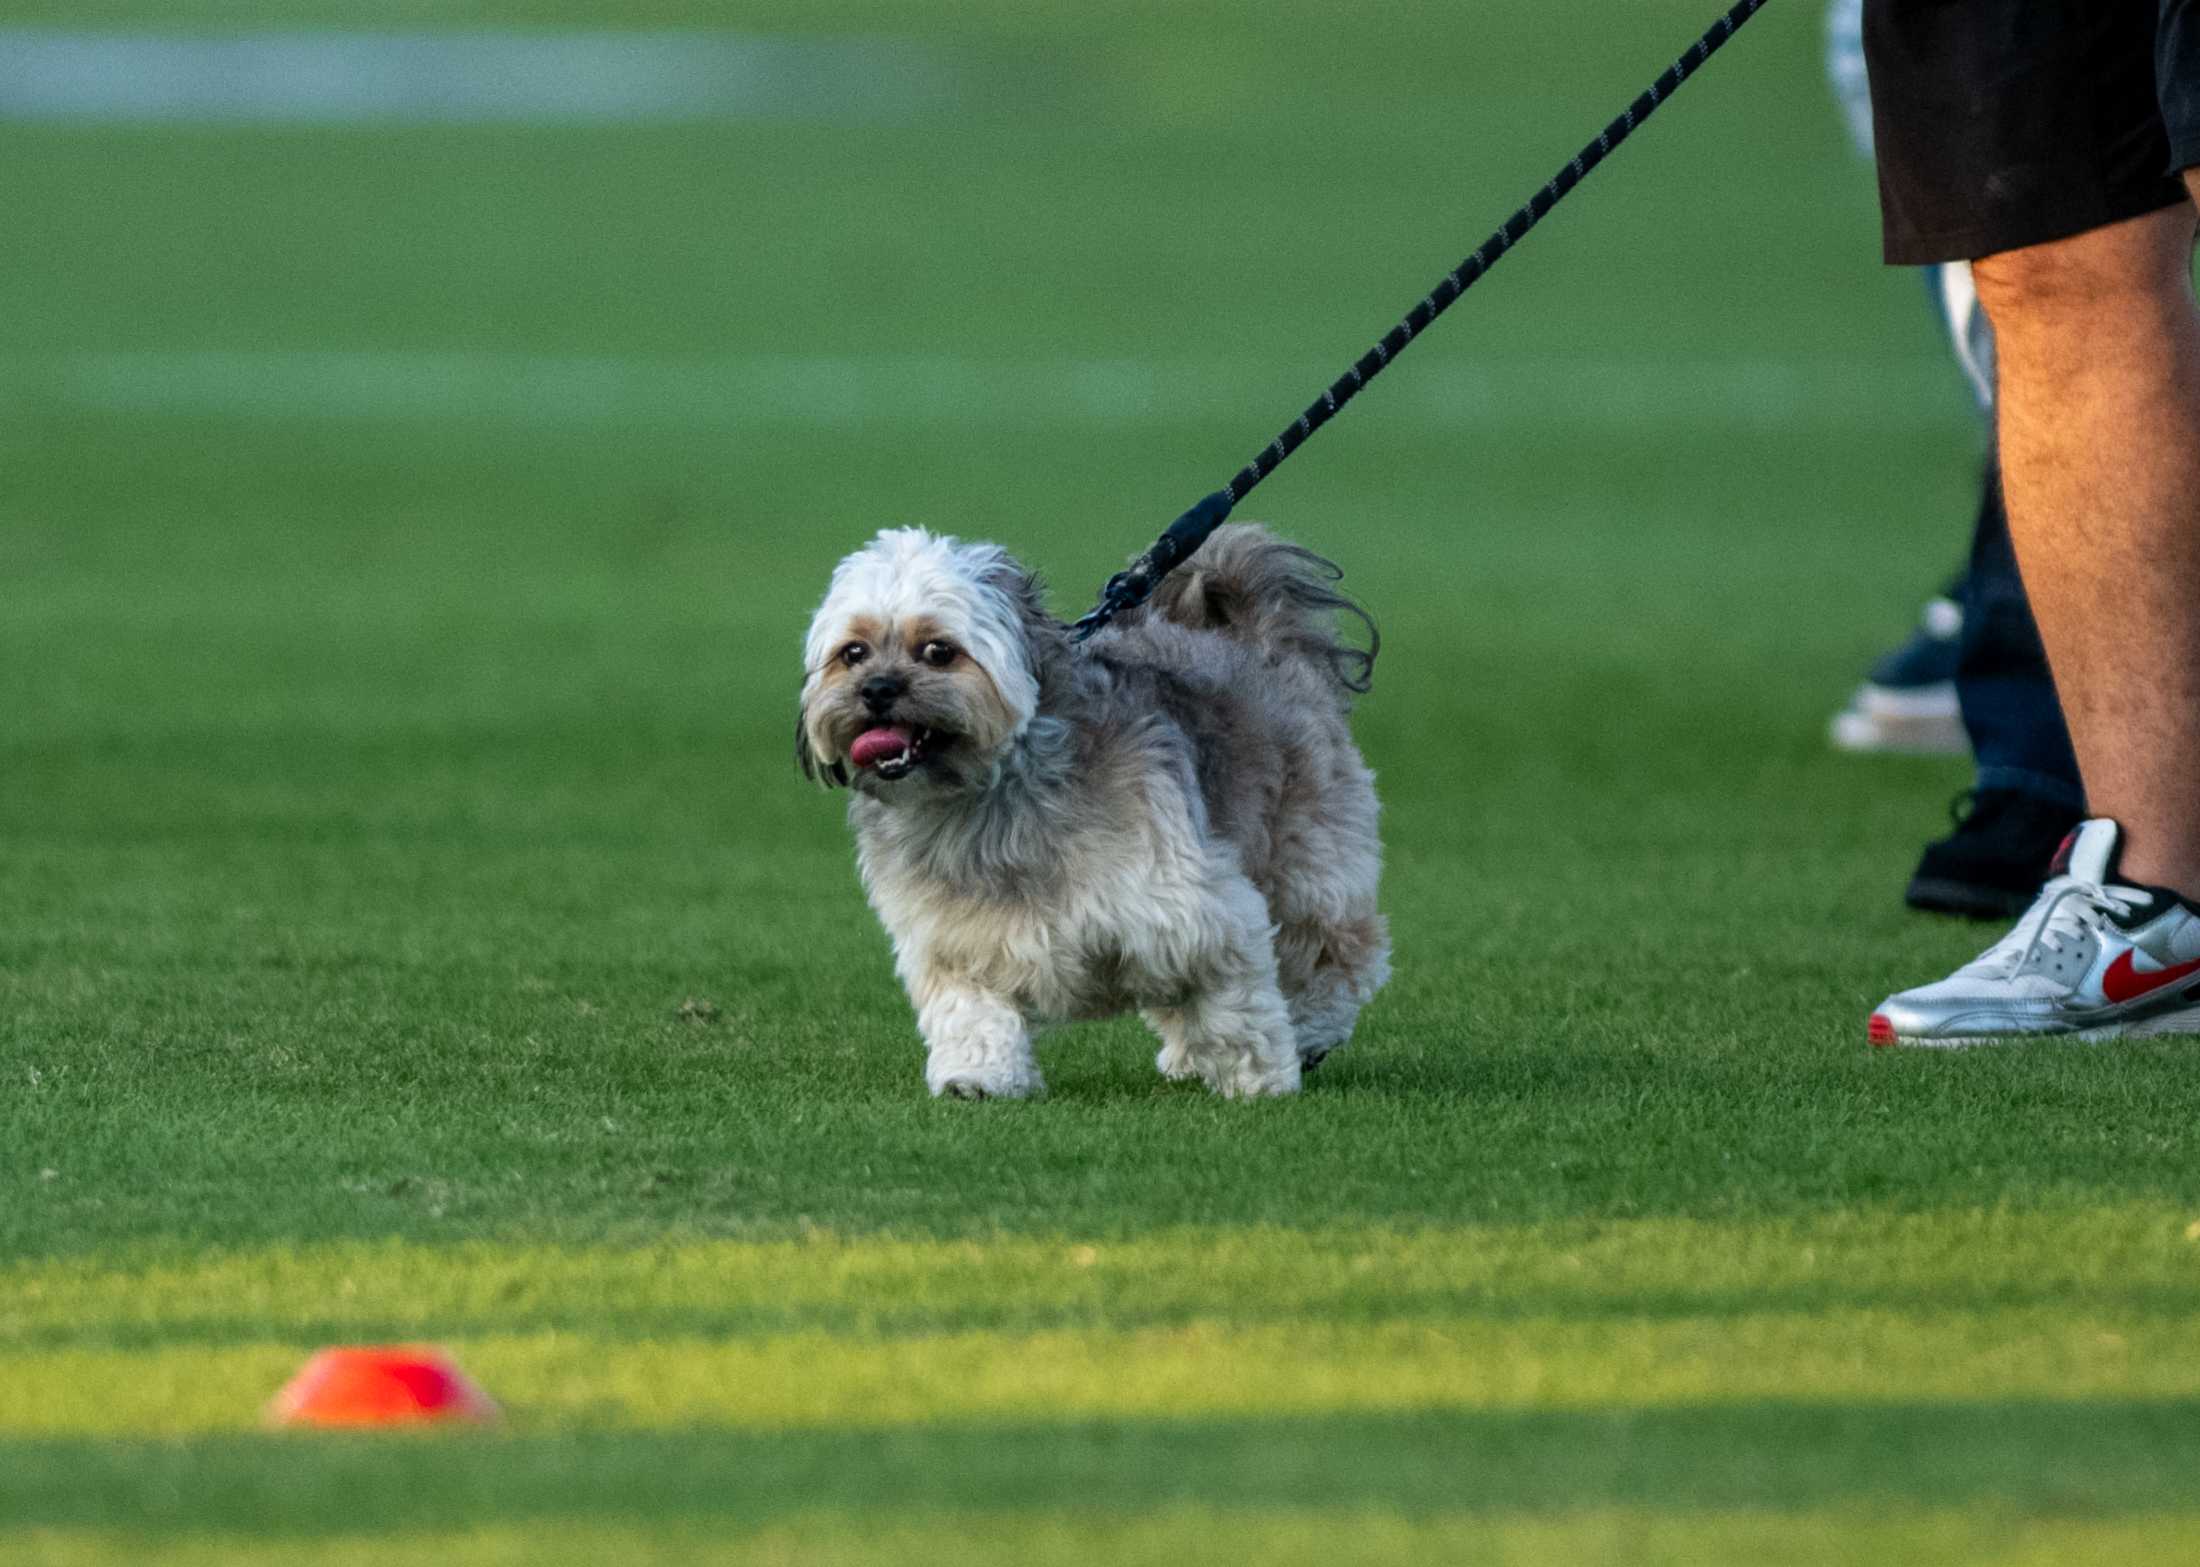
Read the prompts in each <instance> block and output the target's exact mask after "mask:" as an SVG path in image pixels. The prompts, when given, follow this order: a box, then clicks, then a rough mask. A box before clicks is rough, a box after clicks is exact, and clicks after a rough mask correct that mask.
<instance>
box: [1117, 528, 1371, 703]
mask: <svg viewBox="0 0 2200 1567" xmlns="http://www.w3.org/2000/svg"><path fill="white" fill-rule="evenodd" d="M1343 578H1344V572H1343V571H1342V570H1341V569H1340V568H1338V567H1337V566H1336V565H1335V564H1334V563H1332V562H1330V561H1327V560H1324V559H1323V558H1322V557H1321V556H1319V555H1317V554H1315V553H1314V552H1313V551H1312V550H1309V549H1302V548H1300V547H1299V546H1298V545H1296V544H1286V543H1284V542H1283V540H1281V539H1279V538H1277V537H1276V536H1275V535H1274V534H1272V533H1270V532H1269V531H1268V530H1267V529H1266V528H1264V527H1262V526H1260V524H1258V523H1252V522H1233V523H1229V524H1226V525H1225V526H1223V527H1220V528H1217V529H1216V530H1215V531H1214V533H1213V534H1212V535H1211V536H1210V537H1209V538H1208V540H1207V542H1206V543H1204V544H1202V545H1201V546H1200V547H1199V553H1198V554H1196V555H1194V556H1193V557H1192V558H1191V559H1190V560H1188V561H1186V562H1185V563H1184V564H1183V565H1182V566H1180V567H1178V568H1177V570H1176V571H1174V572H1172V573H1171V574H1170V575H1169V576H1166V577H1164V578H1162V579H1161V585H1160V586H1159V587H1157V588H1155V589H1154V595H1153V601H1152V611H1151V612H1152V613H1153V614H1155V615H1158V616H1159V617H1160V618H1162V619H1163V620H1170V621H1174V622H1175V623H1176V624H1178V625H1180V626H1189V627H1191V628H1192V629H1194V630H1198V631H1220V632H1222V633H1224V634H1225V635H1227V636H1233V637H1236V638H1238V639H1240V640H1241V641H1245V642H1250V643H1252V644H1254V645H1255V646H1256V647H1260V648H1262V649H1265V650H1267V651H1269V652H1272V653H1277V654H1283V655H1288V656H1295V657H1300V658H1305V659H1309V660H1312V661H1313V662H1315V663H1317V664H1319V665H1320V666H1321V667H1322V668H1323V669H1324V670H1326V671H1327V672H1328V674H1329V675H1330V676H1331V678H1333V679H1334V680H1335V681H1336V682H1337V684H1338V686H1339V687H1341V688H1342V692H1341V694H1344V695H1345V696H1346V699H1347V700H1349V699H1350V697H1351V696H1354V695H1361V694H1364V693H1365V692H1366V691H1367V690H1368V689H1369V688H1370V687H1371V686H1373V684H1374V683H1375V655H1376V653H1378V652H1379V651H1380V650H1381V649H1382V645H1383V638H1382V633H1381V632H1379V631H1377V630H1376V629H1375V617H1374V616H1372V615H1370V614H1369V613H1368V612H1367V611H1366V610H1364V609H1362V608H1361V607H1360V606H1359V605H1358V604H1356V603H1354V602H1353V601H1352V600H1351V599H1349V598H1347V597H1346V596H1345V595H1344V594H1342V593H1340V592H1338V591H1337V590H1336V589H1335V588H1334V587H1332V586H1331V584H1332V583H1336V582H1340V581H1342V580H1343ZM1339 615H1347V616H1350V617H1351V618H1352V619H1354V620H1357V621H1358V622H1359V623H1360V624H1361V625H1363V626H1365V627H1366V628H1367V646H1366V647H1364V648H1363V647H1358V646H1355V645H1354V644H1353V643H1351V642H1348V641H1346V640H1345V638H1344V637H1342V636H1340V635H1339V634H1338V627H1337V617H1338V616H1339Z"/></svg>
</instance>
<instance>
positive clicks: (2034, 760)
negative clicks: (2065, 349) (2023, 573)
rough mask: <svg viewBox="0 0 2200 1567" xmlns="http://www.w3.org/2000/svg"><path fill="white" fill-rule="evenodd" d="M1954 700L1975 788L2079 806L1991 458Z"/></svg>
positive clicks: (2066, 738)
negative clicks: (1967, 740) (1974, 769)
mask: <svg viewBox="0 0 2200 1567" xmlns="http://www.w3.org/2000/svg"><path fill="white" fill-rule="evenodd" d="M1956 701H1957V703H1958V705H1959V706H1960V707H1961V708H1962V710H1963V727H1964V728H1965V729H1966V730H1967V731H1969V733H1970V736H1971V751H1972V754H1973V755H1974V756H1976V757H1977V759H1978V787H1979V788H1980V790H1982V791H1985V790H1996V789H2012V790H2015V791H2016V792H2018V793H2020V794H2028V795H2032V796H2033V797H2035V798H2037V799H2041V800H2047V801H2051V802H2053V803H2055V804H2058V805H2066V806H2068V807H2069V808H2070V809H2072V810H2074V811H2083V810H2084V809H2085V786H2084V785H2083V784H2082V783H2080V782H2079V781H2078V759H2077V757H2076V756H2075V755H2074V754H2073V753H2072V751H2071V749H2070V731H2069V730H2068V729H2066V728H2065V727H2064V726H2063V715H2062V704H2061V703H2060V702H2059V701H2057V700H2056V697H2055V680H2054V677H2053V676H2052V675H2050V674H2049V673H2048V670H2047V653H2046V651H2045V650H2044V649H2043V648H2042V647H2041V646H2040V633H2039V628H2038V627H2037V626H2036V625H2034V624H2033V622H2032V607H2031V605H2030V604H2029V603H2028V602H2026V600H2025V596H2024V582H2023V579H2022V578H2020V577H2019V576H2018V575H2017V557H2016V554H2015V552H2014V551H2013V550H2012V549H2011V548H2010V544H2009V520H2008V517H2007V516H2006V515H2005V514H2004V513H2003V511H2002V505H2001V468H2000V465H1999V464H1998V463H1995V462H1992V461H1989V462H1988V464H1987V469H1986V479H1985V483H1984V484H1983V485H1982V486H1981V493H1980V495H1979V507H1978V521H1977V523H1976V524H1975V525H1974V527H1973V529H1972V533H1971V566H1970V571H1969V572H1968V574H1967V576H1966V578H1965V582H1964V591H1963V638H1962V641H1961V642H1960V644H1959V645H1958V650H1957V661H1956Z"/></svg>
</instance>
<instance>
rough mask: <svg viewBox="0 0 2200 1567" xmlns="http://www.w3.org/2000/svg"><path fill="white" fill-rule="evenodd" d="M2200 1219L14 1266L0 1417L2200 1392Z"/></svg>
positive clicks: (663, 1417) (982, 1420)
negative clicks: (322, 1356) (426, 1381)
mask: <svg viewBox="0 0 2200 1567" xmlns="http://www.w3.org/2000/svg"><path fill="white" fill-rule="evenodd" d="M2186 1233H2187V1231H2186V1229H2185V1227H2183V1226H2181V1225H2180V1224H2179V1223H2178V1222H2177V1220H2176V1218H2175V1217H2174V1215H2173V1214H2172V1213H2170V1212H2169V1211H2167V1210H2156V1211H2154V1212H2153V1213H2151V1214H2145V1215H2142V1214H2138V1213H2134V1212H2131V1211H2129V1210H2125V1211H2114V1212H2107V1213H2084V1214H2066V1215H2061V1216H2021V1217H2020V1216H2013V1215H1993V1214H1984V1215H1929V1214H1928V1215H1910V1216H1891V1215H1888V1216H1876V1217H1872V1218H1839V1217H1826V1218H1821V1219H1817V1220H1813V1221H1809V1222H1800V1223H1780V1222H1772V1223H1767V1224H1763V1225H1752V1224H1749V1223H1744V1222H1736V1223H1730V1224H1714V1223H1705V1222H1695V1221H1648V1222H1642V1223H1619V1224H1612V1225H1603V1226H1599V1225H1594V1224H1586V1223H1571V1224H1558V1225H1551V1226H1513V1227H1491V1228H1490V1229H1488V1230H1480V1229H1475V1228H1460V1229H1456V1230H1449V1231H1435V1232H1429V1233H1375V1234H1367V1235H1359V1234H1352V1233H1346V1232H1329V1233H1319V1232H1317V1233H1313V1234H1303V1235H1302V1234H1298V1233H1294V1232H1291V1231H1288V1230H1279V1229H1265V1230H1252V1231H1235V1232H1234V1231H1182V1232H1175V1233H1164V1234H1157V1235H1150V1236H1146V1237H1140V1238H1136V1239H1132V1240H1127V1241H1122V1242H1109V1243H1106V1244H1100V1245H1095V1244H1090V1243H1084V1242H1076V1241H1069V1240H1059V1241H1043V1240H1039V1239H1036V1238H1030V1237H1024V1238H1004V1239H1001V1240H998V1241H996V1242H993V1243H991V1244H981V1243H977V1242H953V1241H941V1242H913V1241H894V1240H869V1239H866V1240H844V1239H831V1238H825V1239H818V1240H813V1241H809V1242H790V1243H770V1244H741V1243H695V1244H689V1245H673V1246H662V1247H653V1248H646V1249H639V1250H621V1249H616V1248H612V1249H602V1250H589V1249H562V1250H561V1249H555V1248H526V1247H495V1246H489V1245H472V1246H461V1247H454V1248H450V1249H443V1248H437V1247H433V1246H425V1245H399V1244H381V1245H372V1244H369V1245H351V1246H321V1247H314V1248H308V1249H306V1250H305V1251H304V1252H303V1253H298V1254H293V1253H291V1252H289V1251H287V1250H270V1251H263V1252H237V1253H232V1254H229V1255H226V1256H221V1257H217V1258H215V1259H212V1260H210V1261H208V1262H205V1263H197V1264H194V1263H183V1262H177V1261H164V1262H154V1263H149V1264H146V1265H144V1266H141V1267H136V1268H130V1267H114V1266H111V1265H104V1266H103V1265H100V1264H96V1263H93V1262H91V1261H89V1260H77V1261H59V1262H54V1263H48V1264H31V1265H26V1266H20V1267H17V1268H15V1269H12V1270H9V1273H8V1275H7V1276H6V1278H5V1282H6V1285H7V1291H6V1293H7V1298H8V1299H9V1301H10V1302H11V1305H10V1306H9V1308H8V1309H7V1312H6V1315H5V1317H4V1318H0V1435H11V1436H17V1437H23V1436H44V1437H69V1436H95V1435H98V1436H128V1435H142V1434H164V1435H178V1436H180V1435H191V1434H204V1433H209V1432H220V1431H239V1430H245V1429H249V1428H250V1427H252V1426H253V1425H254V1424H255V1422H256V1421H257V1420H258V1418H259V1412H260V1408H261V1405H262V1403H263V1402H264V1400H265V1398H266V1396H267V1395H268V1394H269V1393H271V1392H272V1391H273V1389H274V1388H275V1386H277V1385H278V1384H279V1383H280V1382H281V1381H282V1380H283V1378H284V1377H285V1376H287V1375H288V1373H289V1372H290V1371H291V1370H292V1369H294V1368H295V1366H296V1365H297V1364H298V1362H299V1361H300V1360H301V1359H302V1357H303V1356H304V1355H305V1354H306V1353H307V1352H308V1351H310V1350H311V1349H312V1348H313V1347H314V1346H315V1345H316V1344H319V1343H322V1342H329V1341H345V1340H349V1341H358V1340H370V1339H435V1340H438V1341H441V1342H444V1343H446V1344H449V1345H450V1346H451V1347H452V1348H453V1349H454V1350H456V1351H457V1352H458V1353H459V1354H460V1356H461V1357H462V1359H463V1360H464V1362H465V1363H466V1364H467V1365H468V1366H469V1367H470V1368H471V1369H472V1370H473V1371H474V1372H475V1373H476V1374H477V1375H478V1376H480V1377H481V1378H482V1379H483V1380H484V1381H485V1382H486V1383H487V1384H488V1385H489V1386H490V1388H491V1389H492V1390H493V1391H494V1392H495V1393H496V1394H497V1396H498V1397H499V1398H500V1399H502V1400H504V1401H505V1403H506V1404H507V1405H508V1407H509V1409H510V1411H511V1415H512V1424H513V1427H514V1429H516V1430H519V1431H523V1432H552V1431H559V1430H584V1429H599V1428H603V1429H621V1430H629V1431H666V1430H678V1429H691V1428H692V1429H707V1428H731V1429H743V1430H828V1429H834V1428H841V1427H863V1426H884V1425H923V1424H933V1425H938V1424H971V1425H983V1424H988V1423H998V1422H1002V1421H1045V1420H1056V1419H1158V1418H1168V1417H1190V1416H1217V1417H1224V1416H1226V1417H1232V1418H1256V1417H1264V1416H1273V1415H1293V1416H1323V1415H1332V1414H1338V1413H1362V1414H1366V1413H1377V1412H1394V1413H1400V1412H1411V1411H1425V1410H1436V1409H1453V1410H1500V1409H1523V1410H1525V1409H1536V1408H1553V1407H1559V1408H1579V1409H1593V1408H1626V1407H1663V1406H1678V1405H1685V1404H1704V1403H1720V1402H1733V1403H1743V1404H1746V1403H1749V1402H1752V1401H1765V1400H1778V1399H1789V1400H1794V1399H1804V1400H1809V1399H1825V1400H1829V1401H1842V1400H1846V1401H1856V1400H1865V1401H1872V1400H1879V1401H1889V1402H1896V1401H1904V1400H1917V1399H1926V1400H1946V1401H1962V1400H1971V1399H1978V1398H2009V1399H2030V1400H2046V1399H2056V1398H2064V1399H2077V1398H2104V1399H2144V1398H2151V1399H2161V1398H2200V1360H2195V1359H2194V1358H2193V1357H2192V1356H2191V1355H2190V1354H2189V1353H2188V1352H2187V1346H2188V1345H2189V1343H2190V1341H2191V1339H2192V1335H2193V1329H2194V1326H2195V1321H2194V1319H2195V1315H2196V1313H2195V1309H2194V1305H2193V1301H2192V1293H2191V1290H2190V1287H2189V1282H2188V1281H2189V1276H2190V1274H2191V1271H2192V1269H2193V1267H2194V1265H2195V1264H2194V1243H2193V1242H2191V1241H2189V1240H2187V1239H2186V1238H2185V1236H2186ZM2088 1237H2091V1238H2092V1243H2091V1244H2087V1239H2088ZM1981 1258H1993V1259H1995V1260H1994V1261H1993V1262H1991V1263H1988V1264H1984V1265H1982V1264H1981V1262H1980V1261H1979V1260H1978V1259H1981Z"/></svg>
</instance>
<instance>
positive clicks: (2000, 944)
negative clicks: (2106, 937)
mask: <svg viewBox="0 0 2200 1567" xmlns="http://www.w3.org/2000/svg"><path fill="white" fill-rule="evenodd" d="M2153 901H2154V894H2153V893H2151V892H2147V891H2145V890H2143V889H2141V888H2138V887H2110V886H2104V885H2102V884H2101V883H2098V882H2090V881H2080V880H2079V879H2078V878H2077V877H2075V876H2058V877H2056V878H2055V879H2054V880H2053V881H2051V882H2049V883H2048V884H2047V885H2046V886H2045V887H2042V888H2041V889H2040V895H2039V898H2038V899H2037V900H2036V901H2035V902H2034V903H2033V905H2032V907H2031V908H2029V909H2027V910H2026V911H2025V914H2024V918H2022V919H2020V920H2019V921H2017V924H2016V928H2015V929H2014V930H2012V931H2010V932H2009V934H2008V935H2006V936H2004V937H2002V938H2001V940H1999V941H1997V942H1995V943H1994V945H1992V946H1991V947H1989V948H1987V949H1986V951H1984V952H1983V953H1981V954H1980V955H1979V956H1978V958H1977V960H1976V961H1975V962H1973V963H1972V964H1971V965H1970V966H1971V967H1972V968H1974V969H1978V970H1981V971H1985V972H1991V973H1994V974H1998V975H2001V976H2003V977H2007V976H2009V975H2013V974H2015V973H2017V972H2018V971H2019V970H2021V969H2022V968H2023V967H2024V966H2025V965H2026V964H2027V963H2030V962H2031V961H2032V958H2033V957H2034V955H2035V954H2037V953H2040V952H2043V951H2044V952H2046V953H2048V954H2049V955H2050V956H2059V955H2060V954H2061V953H2062V952H2063V951H2064V950H2066V948H2069V947H2075V946H2076V945H2077V944H2078V943H2079V942H2080V941H2082V940H2084V938H2085V937H2086V936H2087V935H2088V934H2090V933H2091V932H2092V930H2093V929H2094V928H2095V927H2096V926H2098V925H2099V924H2100V922H2101V921H2102V920H2103V919H2106V918H2108V917H2110V916H2114V917H2116V918H2118V919H2123V918H2126V917H2128V916H2129V915H2130V914H2131V913H2132V912H2133V911H2134V910H2136V909H2140V908H2144V907H2145V906H2146V905H2148V904H2150V903H2152V902H2153Z"/></svg>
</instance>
